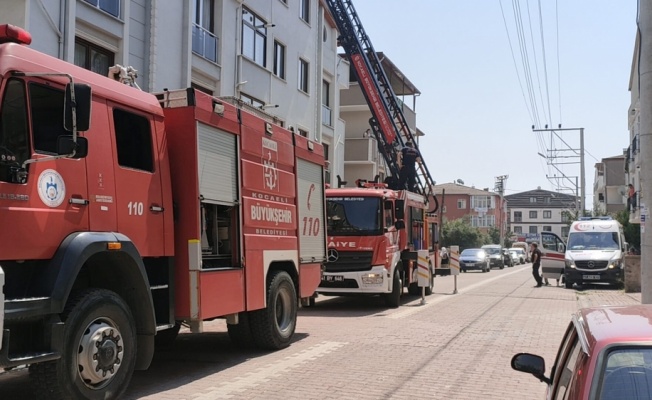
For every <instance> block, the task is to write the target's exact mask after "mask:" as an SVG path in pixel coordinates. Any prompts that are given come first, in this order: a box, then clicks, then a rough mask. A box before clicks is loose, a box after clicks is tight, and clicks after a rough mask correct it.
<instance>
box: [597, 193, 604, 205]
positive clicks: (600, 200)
mask: <svg viewBox="0 0 652 400" xmlns="http://www.w3.org/2000/svg"><path fill="white" fill-rule="evenodd" d="M598 201H599V202H601V203H603V202H604V193H598Z"/></svg>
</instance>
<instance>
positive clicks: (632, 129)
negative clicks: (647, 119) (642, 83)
mask: <svg viewBox="0 0 652 400" xmlns="http://www.w3.org/2000/svg"><path fill="white" fill-rule="evenodd" d="M640 40H641V39H640V35H636V41H635V44H634V57H633V60H632V70H631V74H630V76H629V92H630V98H631V102H630V106H629V110H627V124H628V128H629V143H630V145H629V147H628V148H627V153H626V161H625V184H626V185H629V184H631V185H633V186H634V190H635V192H636V193H635V195H634V199H635V200H634V202H635V204H636V206H635V207H633V208H630V213H629V222H630V223H632V224H640V223H641V208H640V207H641V196H640V192H641V185H640V183H641V178H640V173H641V141H640V140H641V139H640V138H641V105H640V100H641V99H640V91H639V79H638V65H639V62H640V60H639V57H640V46H641V43H640Z"/></svg>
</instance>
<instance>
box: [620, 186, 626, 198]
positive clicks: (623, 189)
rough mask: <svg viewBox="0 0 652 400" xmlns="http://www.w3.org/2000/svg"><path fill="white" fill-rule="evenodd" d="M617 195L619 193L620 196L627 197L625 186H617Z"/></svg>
mask: <svg viewBox="0 0 652 400" xmlns="http://www.w3.org/2000/svg"><path fill="white" fill-rule="evenodd" d="M618 193H620V195H621V196H627V186H624V185H623V186H619V187H618Z"/></svg>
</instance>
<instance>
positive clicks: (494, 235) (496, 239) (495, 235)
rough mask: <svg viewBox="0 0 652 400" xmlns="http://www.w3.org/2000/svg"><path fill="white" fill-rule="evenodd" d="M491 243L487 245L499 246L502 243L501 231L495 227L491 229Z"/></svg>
mask: <svg viewBox="0 0 652 400" xmlns="http://www.w3.org/2000/svg"><path fill="white" fill-rule="evenodd" d="M489 240H490V242H489V243H485V244H497V243H500V229H498V228H497V227H495V226H492V227H491V228H489Z"/></svg>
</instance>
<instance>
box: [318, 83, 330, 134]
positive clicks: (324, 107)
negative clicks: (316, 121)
mask: <svg viewBox="0 0 652 400" xmlns="http://www.w3.org/2000/svg"><path fill="white" fill-rule="evenodd" d="M330 88H331V84H330V83H329V82H328V81H323V82H322V89H321V123H322V124H324V125H326V126H332V119H331V116H332V112H331V107H330V106H331V99H330V97H331V95H330Z"/></svg>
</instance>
